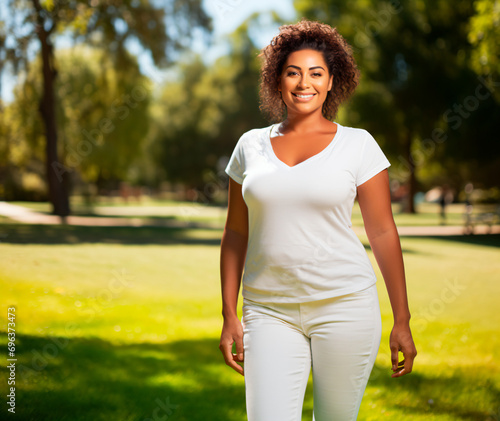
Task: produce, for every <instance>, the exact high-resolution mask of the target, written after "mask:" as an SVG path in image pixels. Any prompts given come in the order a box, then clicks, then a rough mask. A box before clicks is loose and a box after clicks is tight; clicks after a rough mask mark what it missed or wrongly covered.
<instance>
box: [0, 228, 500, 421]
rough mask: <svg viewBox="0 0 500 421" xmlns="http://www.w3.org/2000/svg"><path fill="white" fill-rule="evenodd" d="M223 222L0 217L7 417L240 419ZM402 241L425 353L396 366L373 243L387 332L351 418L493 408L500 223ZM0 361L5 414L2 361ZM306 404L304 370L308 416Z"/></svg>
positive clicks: (476, 412)
mask: <svg viewBox="0 0 500 421" xmlns="http://www.w3.org/2000/svg"><path fill="white" fill-rule="evenodd" d="M221 233H222V232H221V231H220V230H218V229H213V230H208V229H206V230H192V229H190V230H187V229H167V228H117V227H115V228H105V227H102V228H101V227H74V226H67V227H64V226H36V225H34V226H29V225H22V224H16V223H8V224H3V225H0V239H1V242H0V256H1V258H0V259H1V260H0V261H1V265H0V290H1V298H0V303H1V309H0V311H1V314H2V319H1V320H2V322H1V324H0V329H1V332H0V337H1V341H0V343H1V345H2V346H1V349H2V350H3V351H2V353H3V355H4V356H5V357H3V358H7V349H6V342H7V340H6V334H5V329H6V316H7V307H9V306H15V307H16V331H17V336H16V346H17V349H16V356H17V358H18V361H17V372H16V374H17V383H16V386H17V390H16V393H17V395H16V402H17V407H16V416H15V417H14V416H12V417H10V418H12V419H14V418H16V419H20V420H21V419H22V420H68V421H69V420H71V421H79V420H93V421H95V420H117V421H118V420H119V421H121V420H134V421H135V420H137V421H146V420H154V419H161V420H168V421H171V420H178V421H181V420H185V421H198V420H200V421H201V420H204V421H206V420H213V421H216V420H217V421H221V420H235V421H236V420H238V421H239V420H241V421H243V420H245V419H246V416H245V391H244V378H243V377H242V376H240V375H239V374H238V373H236V372H235V371H233V370H231V369H230V368H229V367H227V366H226V365H225V364H224V360H223V358H222V354H221V353H220V351H219V349H218V345H219V338H220V329H221V326H222V317H221V315H220V310H221V302H220V283H219V252H220V249H219V246H220V237H221ZM361 240H362V241H363V243H364V244H365V245H367V244H368V243H367V240H366V238H364V237H361ZM401 243H402V246H403V249H404V255H405V263H406V275H407V283H408V289H409V296H410V305H411V310H412V315H413V319H412V326H413V330H414V338H415V342H416V345H417V349H418V352H419V354H418V356H417V359H416V361H415V367H414V372H413V373H411V374H410V375H408V376H405V377H403V378H400V379H393V378H391V377H390V373H391V371H390V358H389V348H388V336H389V333H390V329H391V327H392V326H391V311H390V307H389V304H388V298H387V293H386V291H385V287H384V284H383V280H382V278H381V276H380V273H379V271H378V268H377V266H376V264H375V260H374V258H373V255H372V253H371V251H370V250H369V248H368V249H367V250H368V253H369V256H370V258H371V259H372V262H373V264H374V265H375V269H376V272H377V275H378V276H379V283H378V288H379V295H380V302H381V307H382V317H383V337H382V344H381V348H380V351H379V355H378V358H377V362H376V366H375V368H374V370H373V372H372V376H371V378H370V382H369V384H368V387H367V390H366V393H365V397H364V400H363V402H362V406H361V410H360V415H359V420H436V421H437V420H439V421H444V420H488V419H489V420H498V419H499V417H500V364H499V361H500V337H499V326H500V312H499V311H498V307H499V304H498V303H499V297H500V259H499V247H500V236H498V235H494V236H466V237H461V236H457V237H446V238H429V237H427V238H424V237H402V238H401ZM238 310H239V314H240V316H241V298H240V302H239V309H238ZM0 372H1V373H2V376H1V377H2V381H1V385H0V393H1V394H2V396H3V397H4V398H3V400H2V402H3V403H2V405H1V408H2V409H1V411H2V412H1V414H0V419H10V418H9V417H8V416H9V415H11V414H7V409H6V404H5V401H6V397H5V395H6V394H7V393H8V392H7V384H6V374H7V368H6V364H5V360H4V364H2V366H1V368H0ZM312 407H313V401H312V377H311V378H310V379H309V385H308V388H307V391H306V397H305V402H304V411H303V420H309V421H310V420H311V419H312Z"/></svg>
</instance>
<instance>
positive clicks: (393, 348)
mask: <svg viewBox="0 0 500 421" xmlns="http://www.w3.org/2000/svg"><path fill="white" fill-rule="evenodd" d="M398 351H399V349H398V347H397V345H391V361H392V370H393V371H394V370H397V366H398V353H399V352H398Z"/></svg>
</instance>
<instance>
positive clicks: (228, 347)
mask: <svg viewBox="0 0 500 421" xmlns="http://www.w3.org/2000/svg"><path fill="white" fill-rule="evenodd" d="M233 343H236V354H233V353H232V350H233ZM219 349H220V350H221V352H222V355H223V356H224V360H225V361H226V364H227V365H228V366H229V367H231V368H232V369H234V370H236V371H237V372H238V373H240V374H241V375H242V376H244V371H243V367H242V366H241V365H239V364H238V363H237V362H243V360H244V349H243V326H242V324H241V322H240V320H239V319H238V317H237V316H234V317H228V318H224V324H223V326H222V333H221V337H220V344H219Z"/></svg>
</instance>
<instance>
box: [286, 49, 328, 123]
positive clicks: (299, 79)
mask: <svg viewBox="0 0 500 421" xmlns="http://www.w3.org/2000/svg"><path fill="white" fill-rule="evenodd" d="M332 83H333V76H331V75H329V73H328V67H327V65H326V62H325V59H324V58H323V54H322V53H320V52H319V51H316V50H299V51H294V52H293V53H291V54H289V55H288V58H287V60H286V62H285V64H284V65H283V71H282V73H281V80H280V85H279V88H278V89H279V90H280V91H281V97H282V98H283V101H284V102H285V104H286V106H287V112H288V115H290V114H297V113H298V114H309V113H311V112H314V111H317V110H318V109H319V112H320V113H321V110H322V107H323V102H325V99H326V96H327V94H328V91H329V90H330V89H331V88H332Z"/></svg>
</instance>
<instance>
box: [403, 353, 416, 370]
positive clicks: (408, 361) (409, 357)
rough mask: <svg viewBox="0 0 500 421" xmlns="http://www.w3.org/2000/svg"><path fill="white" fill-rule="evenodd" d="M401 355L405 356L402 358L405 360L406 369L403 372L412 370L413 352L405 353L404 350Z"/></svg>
mask: <svg viewBox="0 0 500 421" xmlns="http://www.w3.org/2000/svg"><path fill="white" fill-rule="evenodd" d="M403 355H404V356H405V359H404V362H405V365H404V367H405V370H406V373H405V374H408V373H411V371H412V370H413V360H414V358H415V355H414V353H407V352H404V353H403Z"/></svg>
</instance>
